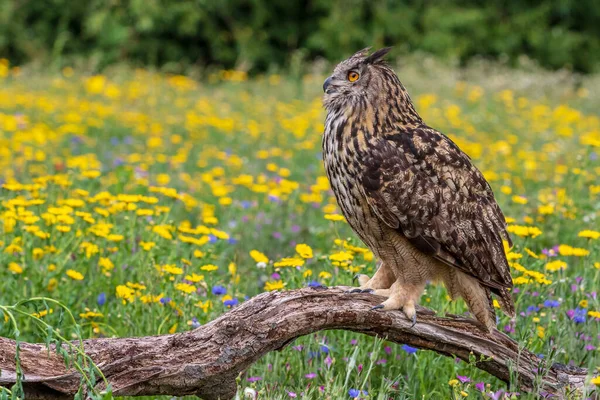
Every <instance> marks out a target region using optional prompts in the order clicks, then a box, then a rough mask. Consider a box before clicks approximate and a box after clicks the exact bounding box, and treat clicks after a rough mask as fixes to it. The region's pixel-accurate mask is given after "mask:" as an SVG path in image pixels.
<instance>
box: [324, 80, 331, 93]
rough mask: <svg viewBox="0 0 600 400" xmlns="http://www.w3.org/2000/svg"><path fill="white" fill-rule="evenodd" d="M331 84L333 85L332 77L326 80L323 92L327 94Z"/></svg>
mask: <svg viewBox="0 0 600 400" xmlns="http://www.w3.org/2000/svg"><path fill="white" fill-rule="evenodd" d="M330 84H331V77H328V78H327V79H325V82H323V91H324V92H325V93H327V87H329V85H330Z"/></svg>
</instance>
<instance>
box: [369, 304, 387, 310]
mask: <svg viewBox="0 0 600 400" xmlns="http://www.w3.org/2000/svg"><path fill="white" fill-rule="evenodd" d="M383 307H384V305H383V304H378V305H376V306H375V307H373V308H371V311H375V310H380V309H382V308H383Z"/></svg>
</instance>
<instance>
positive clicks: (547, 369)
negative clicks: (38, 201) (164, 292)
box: [0, 288, 587, 400]
mask: <svg viewBox="0 0 600 400" xmlns="http://www.w3.org/2000/svg"><path fill="white" fill-rule="evenodd" d="M381 300H382V299H381V298H379V297H377V296H373V295H369V294H348V293H344V290H343V289H342V288H330V289H325V288H305V289H299V290H292V291H286V292H270V293H263V294H260V295H258V296H256V297H254V298H252V299H251V300H249V301H246V302H245V303H243V304H242V305H240V306H238V307H236V308H235V309H233V310H231V311H229V312H228V313H226V314H224V315H222V316H221V317H219V318H217V319H216V320H214V321H212V322H210V323H208V324H206V325H204V326H201V327H199V328H197V329H195V330H192V331H188V332H184V333H177V334H172V335H162V336H148V337H138V338H110V339H107V338H101V339H89V340H85V341H84V344H83V345H84V349H85V353H86V354H87V355H88V356H89V357H90V358H91V359H92V360H93V361H94V363H95V364H96V365H97V366H99V368H100V369H101V370H102V371H103V373H104V375H105V376H106V379H107V380H108V382H109V383H110V385H111V387H112V390H113V394H114V395H119V396H138V395H160V394H163V395H177V396H182V395H197V396H199V397H201V398H203V399H205V400H216V399H231V398H232V397H234V396H235V392H236V383H235V380H236V377H237V376H238V375H239V373H240V372H241V371H244V370H245V369H247V368H248V367H249V366H250V365H251V364H252V363H254V362H255V361H256V360H258V359H259V358H260V357H262V356H263V355H264V354H266V353H267V352H269V351H273V350H277V349H280V348H282V347H284V346H286V345H287V344H289V343H290V342H291V341H293V340H294V339H295V338H297V337H300V336H303V335H307V334H310V333H313V332H317V331H321V330H329V329H345V330H350V331H354V332H360V333H364V334H367V335H371V336H379V337H383V338H386V339H387V340H389V341H392V342H396V343H406V344H408V345H410V346H414V347H418V348H420V349H428V350H433V351H436V352H438V353H440V354H443V355H446V356H451V357H460V358H461V359H463V360H469V358H471V359H473V358H475V359H476V360H483V361H478V362H477V364H476V365H477V367H478V368H480V369H482V370H485V371H487V372H489V373H490V374H492V375H494V376H496V377H498V378H500V379H502V380H503V381H508V380H509V376H510V368H509V365H512V368H514V371H515V372H516V373H518V376H519V379H518V385H519V388H520V390H522V391H531V390H533V389H534V388H535V387H536V386H538V387H539V385H542V386H543V388H544V390H545V391H548V392H550V393H554V394H556V395H557V396H558V398H566V393H568V392H569V391H573V390H583V388H584V385H585V380H586V375H587V371H586V370H585V369H580V368H573V367H566V366H562V365H558V364H554V365H551V366H545V365H544V361H543V360H541V359H539V358H538V357H537V356H536V355H535V354H533V353H531V352H529V351H527V350H526V349H523V348H520V347H519V345H518V343H517V342H515V341H514V340H512V339H510V338H509V337H508V336H506V335H504V334H503V333H501V332H498V331H496V332H493V333H492V334H486V333H484V332H482V331H481V330H480V329H479V328H478V327H477V326H476V325H475V322H474V321H473V320H470V319H466V318H460V317H452V318H442V317H438V316H435V315H433V312H431V311H429V310H427V309H420V310H419V312H418V322H417V324H416V325H415V326H414V327H413V328H411V327H410V326H411V322H410V321H408V320H407V319H406V317H405V316H404V315H403V314H402V313H401V312H379V311H371V307H372V306H374V305H376V304H379V302H380V301H381ZM20 347H21V350H20V360H21V366H22V370H23V373H24V378H23V387H24V390H25V393H26V398H31V399H51V400H53V399H62V398H72V397H73V395H74V394H75V393H76V392H77V390H78V388H79V385H80V378H81V376H80V374H79V373H78V372H77V371H74V370H69V369H67V368H66V367H65V363H64V360H63V358H62V357H61V356H60V355H58V354H57V353H56V352H55V351H52V350H51V351H48V349H47V348H46V346H45V345H40V344H28V343H21V346H20ZM542 371H543V372H542ZM540 372H542V373H541V374H540ZM15 380H16V372H15V342H14V341H13V340H10V339H6V338H0V385H1V386H5V387H8V386H10V385H12V384H13V383H14V382H15ZM96 389H98V390H102V389H104V383H103V382H101V383H99V384H98V386H97V388H96Z"/></svg>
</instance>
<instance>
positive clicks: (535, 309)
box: [527, 306, 540, 313]
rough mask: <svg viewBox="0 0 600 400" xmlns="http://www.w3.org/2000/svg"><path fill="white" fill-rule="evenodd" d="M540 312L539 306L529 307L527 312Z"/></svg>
mask: <svg viewBox="0 0 600 400" xmlns="http://www.w3.org/2000/svg"><path fill="white" fill-rule="evenodd" d="M538 311H540V308H539V307H538V306H529V307H527V312H530V313H531V312H538Z"/></svg>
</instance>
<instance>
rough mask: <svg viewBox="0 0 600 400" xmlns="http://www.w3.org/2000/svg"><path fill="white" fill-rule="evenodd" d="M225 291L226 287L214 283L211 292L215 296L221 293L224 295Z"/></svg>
mask: <svg viewBox="0 0 600 400" xmlns="http://www.w3.org/2000/svg"><path fill="white" fill-rule="evenodd" d="M225 293H227V289H225V288H224V287H223V286H221V285H216V286H213V288H212V294H214V295H215V296H221V295H224V294H225Z"/></svg>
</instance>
